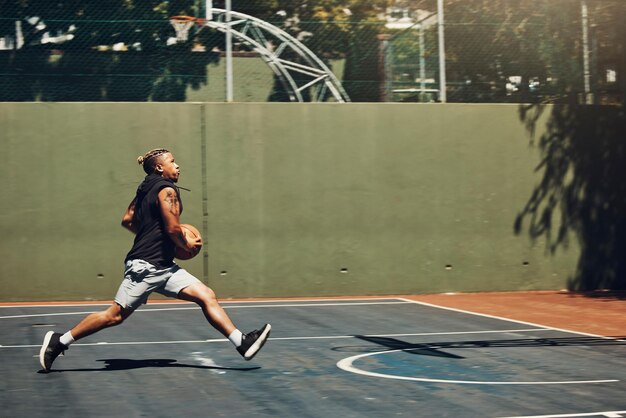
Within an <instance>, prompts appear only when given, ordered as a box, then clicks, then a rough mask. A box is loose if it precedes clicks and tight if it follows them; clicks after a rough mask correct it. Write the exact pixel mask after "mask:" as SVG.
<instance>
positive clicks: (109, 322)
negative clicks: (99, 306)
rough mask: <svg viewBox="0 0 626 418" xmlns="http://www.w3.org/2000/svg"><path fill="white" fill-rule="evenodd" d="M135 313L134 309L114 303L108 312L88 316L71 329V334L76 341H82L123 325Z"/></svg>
mask: <svg viewBox="0 0 626 418" xmlns="http://www.w3.org/2000/svg"><path fill="white" fill-rule="evenodd" d="M134 311H135V309H134V308H122V307H121V306H120V305H118V304H117V303H116V302H113V304H112V305H111V306H109V307H108V308H107V309H106V310H104V311H101V312H94V313H92V314H89V315H87V316H86V317H85V318H84V319H83V320H82V321H80V322H79V323H78V324H77V325H76V326H75V327H74V328H72V329H71V331H70V333H71V334H72V337H74V340H75V341H77V340H80V339H81V338H85V337H87V336H89V335H91V334H94V333H96V332H98V331H100V330H102V329H104V328H108V327H113V326H115V325H119V324H121V323H122V322H124V320H125V319H126V318H128V317H129V316H130V314H132V313H133V312H134Z"/></svg>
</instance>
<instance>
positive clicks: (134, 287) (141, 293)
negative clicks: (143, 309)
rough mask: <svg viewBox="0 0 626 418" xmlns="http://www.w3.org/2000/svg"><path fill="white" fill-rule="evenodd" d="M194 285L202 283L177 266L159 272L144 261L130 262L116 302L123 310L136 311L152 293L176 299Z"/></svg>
mask: <svg viewBox="0 0 626 418" xmlns="http://www.w3.org/2000/svg"><path fill="white" fill-rule="evenodd" d="M194 283H202V282H201V281H200V280H198V279H196V278H195V277H194V276H192V275H191V274H190V273H189V272H187V270H185V269H182V268H180V266H179V265H177V264H174V265H173V266H171V267H168V268H166V269H163V270H159V269H157V268H156V267H155V266H153V265H152V264H150V263H148V262H147V261H144V260H128V261H127V262H126V268H125V269H124V280H123V281H122V284H121V285H120V288H119V289H118V290H117V294H116V295H115V302H116V303H117V304H119V305H120V306H121V307H123V308H133V309H136V308H138V307H139V306H141V304H143V303H146V302H147V301H148V296H150V294H151V293H152V292H157V293H160V294H162V295H165V296H169V297H173V298H175V297H177V296H178V293H179V292H180V291H181V290H183V289H184V288H186V287H187V286H190V285H192V284H194Z"/></svg>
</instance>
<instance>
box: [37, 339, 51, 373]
mask: <svg viewBox="0 0 626 418" xmlns="http://www.w3.org/2000/svg"><path fill="white" fill-rule="evenodd" d="M53 335H54V331H48V333H47V334H46V336H45V337H44V338H43V344H42V345H41V350H39V364H41V367H42V368H43V369H44V370H45V371H48V370H50V369H49V368H47V367H46V364H45V356H46V348H48V345H49V344H50V338H52V336H53Z"/></svg>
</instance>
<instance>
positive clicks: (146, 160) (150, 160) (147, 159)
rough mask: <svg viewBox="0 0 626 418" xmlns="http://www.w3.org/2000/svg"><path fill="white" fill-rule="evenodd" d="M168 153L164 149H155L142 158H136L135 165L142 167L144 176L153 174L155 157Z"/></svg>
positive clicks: (155, 162)
mask: <svg viewBox="0 0 626 418" xmlns="http://www.w3.org/2000/svg"><path fill="white" fill-rule="evenodd" d="M168 152H169V151H168V150H166V149H165V148H156V149H153V150H151V151H148V152H147V153H146V155H143V156H141V155H140V156H139V157H138V158H137V164H139V165H141V166H143V171H145V172H146V174H152V173H154V169H155V168H156V164H157V161H158V159H157V158H156V157H158V156H160V155H163V154H166V153H168Z"/></svg>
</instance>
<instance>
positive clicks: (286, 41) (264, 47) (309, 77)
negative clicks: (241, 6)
mask: <svg viewBox="0 0 626 418" xmlns="http://www.w3.org/2000/svg"><path fill="white" fill-rule="evenodd" d="M209 12H210V13H211V15H212V19H211V20H206V21H204V22H203V26H208V27H210V28H213V29H216V30H218V31H220V32H223V33H226V32H228V30H229V28H230V33H231V34H232V36H234V37H235V38H237V39H238V40H239V41H241V42H243V43H244V44H246V45H247V46H249V47H251V48H252V49H253V50H254V51H256V52H257V53H258V54H259V55H260V56H261V58H262V59H263V60H264V61H265V63H266V64H267V65H268V66H269V67H270V68H271V69H272V71H273V72H274V74H276V76H277V77H278V79H279V80H280V81H281V83H282V85H283V87H284V88H285V91H286V92H287V94H288V95H289V100H290V101H292V102H303V101H304V98H303V95H302V93H303V92H304V91H305V90H307V89H312V90H311V100H312V101H314V102H320V101H324V100H325V98H326V97H327V95H328V94H331V95H332V97H334V99H335V101H337V102H340V103H345V102H350V98H349V97H348V95H347V94H346V92H345V90H344V89H343V86H342V85H341V82H339V80H338V79H337V77H335V75H334V74H333V73H332V71H330V69H329V68H328V67H327V66H326V65H325V64H324V63H323V62H322V61H321V60H320V59H319V58H318V57H317V56H316V55H315V54H314V53H313V52H312V51H311V50H310V49H309V48H307V47H306V46H305V45H304V44H303V43H302V42H300V41H298V40H297V39H296V38H294V37H293V36H291V35H289V34H288V33H287V32H285V31H284V30H282V29H280V28H277V27H276V26H274V25H272V24H270V23H268V22H266V21H264V20H261V19H258V18H256V17H254V16H249V15H246V14H244V13H239V12H233V11H230V12H228V11H227V10H225V9H215V8H211V9H210V11H209ZM227 13H230V16H229V17H230V19H229V20H228V19H227ZM286 52H292V53H295V54H296V56H297V57H299V58H300V59H301V60H302V62H295V61H293V60H291V59H288V58H283V56H284V55H285V54H286ZM291 55H293V54H291ZM297 74H300V75H304V76H305V77H306V79H305V80H304V81H303V80H301V79H298V78H297V77H294V75H297Z"/></svg>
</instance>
